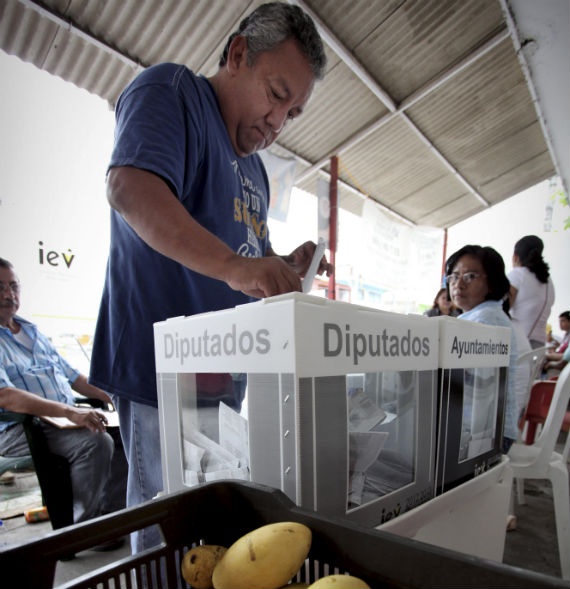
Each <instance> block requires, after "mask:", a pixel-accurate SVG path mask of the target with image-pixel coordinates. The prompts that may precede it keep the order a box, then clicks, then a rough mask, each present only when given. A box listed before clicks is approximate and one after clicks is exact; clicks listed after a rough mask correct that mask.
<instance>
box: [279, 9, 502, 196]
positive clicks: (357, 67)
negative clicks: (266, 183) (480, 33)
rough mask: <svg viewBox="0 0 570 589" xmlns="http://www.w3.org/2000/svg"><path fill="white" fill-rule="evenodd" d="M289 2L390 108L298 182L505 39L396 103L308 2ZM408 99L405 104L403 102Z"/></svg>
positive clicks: (440, 156) (475, 193)
mask: <svg viewBox="0 0 570 589" xmlns="http://www.w3.org/2000/svg"><path fill="white" fill-rule="evenodd" d="M289 2H290V3H291V4H298V5H299V6H300V7H301V8H302V9H303V10H304V11H306V12H307V13H308V14H309V15H310V16H311V18H313V20H314V21H315V24H316V26H317V28H318V29H319V33H320V34H321V36H322V37H323V39H324V40H325V42H326V43H327V44H328V45H329V46H330V47H331V49H332V50H333V51H334V52H335V53H336V54H337V55H338V56H339V57H340V59H341V60H342V61H343V62H344V63H345V64H346V65H347V66H348V67H349V68H350V69H351V71H352V72H353V73H355V74H356V75H357V76H358V77H359V78H360V79H361V80H362V82H363V83H364V84H365V85H366V87H367V88H368V89H369V90H370V91H371V92H372V93H373V94H374V95H375V96H377V97H378V99H379V100H380V101H381V102H382V103H383V104H384V105H385V106H386V107H387V108H388V110H389V111H390V113H389V114H387V115H384V116H383V117H382V118H380V119H379V120H378V121H376V122H375V123H374V124H373V125H371V126H370V127H366V128H365V129H361V130H360V131H359V132H358V133H356V134H355V135H353V136H352V137H350V138H349V139H348V140H347V141H345V142H343V143H342V144H341V145H339V146H337V148H335V149H333V150H331V152H330V153H329V154H328V155H327V156H326V157H324V158H322V159H320V160H319V161H318V162H316V163H315V164H313V165H312V166H311V167H310V168H309V169H308V170H307V171H305V172H304V173H303V175H302V176H301V177H300V178H299V179H298V181H299V182H301V181H302V180H304V179H305V178H307V177H308V176H309V175H310V174H313V173H314V172H315V171H317V170H318V169H319V168H320V167H322V166H324V165H326V163H327V162H328V161H329V157H330V155H332V154H335V155H340V154H341V153H342V152H343V151H346V150H347V149H348V148H349V147H352V146H353V145H355V144H356V143H358V142H360V141H362V140H363V139H364V138H365V137H367V136H368V135H370V134H371V133H373V132H374V131H376V130H377V129H379V128H380V127H381V126H383V125H384V124H385V123H387V122H388V121H389V120H390V119H391V118H392V117H393V116H401V117H403V114H404V109H405V108H409V107H410V106H411V105H412V104H414V103H415V102H417V100H419V99H420V98H421V97H423V96H425V95H426V94H427V93H429V92H431V91H433V90H435V89H436V88H437V87H439V86H440V85H441V84H443V83H444V82H446V81H447V80H449V79H450V78H451V77H453V76H455V75H457V74H458V73H459V72H460V71H462V70H463V69H465V67H467V65H470V64H471V63H473V62H474V61H476V60H477V59H479V58H480V57H481V56H482V55H485V53H487V52H488V51H490V50H491V49H492V48H493V47H495V45H496V44H497V43H499V42H501V41H502V40H503V39H504V33H501V34H500V35H499V36H498V38H495V39H492V40H491V41H490V42H488V43H487V44H485V45H484V46H483V47H482V48H480V49H479V50H478V51H475V52H473V53H472V54H470V56H468V58H467V59H466V60H464V61H463V62H461V64H459V65H457V66H455V67H454V68H450V69H449V70H447V71H446V72H444V73H443V74H442V75H441V76H439V77H438V78H437V79H435V80H434V81H432V82H431V83H430V84H428V85H426V86H425V87H424V88H423V89H421V90H420V91H418V92H415V93H414V94H413V95H411V96H410V97H408V99H406V101H403V103H402V104H403V106H400V107H397V106H396V103H395V102H394V100H393V99H392V98H391V97H390V96H389V94H388V93H387V92H386V91H385V90H384V89H383V88H382V87H381V86H380V84H378V82H376V80H374V78H373V77H372V76H371V75H370V73H369V72H368V71H367V70H366V69H365V68H364V66H363V65H362V64H361V63H360V62H359V61H357V60H356V58H355V57H354V56H353V55H352V53H351V52H350V51H349V50H348V49H347V48H346V47H344V45H343V44H342V43H341V42H340V41H339V40H338V38H337V37H336V36H335V35H334V34H333V33H332V32H331V31H330V29H329V28H328V27H327V26H326V25H325V24H324V23H323V22H322V21H321V19H320V18H319V17H318V15H316V14H315V13H314V12H313V11H312V10H311V8H310V7H309V6H307V5H306V3H305V2H304V1H303V0H289ZM406 102H407V104H406ZM405 122H406V124H408V125H413V124H412V121H410V119H409V118H408V117H405ZM412 128H413V130H414V131H415V132H416V134H417V135H418V136H419V137H420V138H421V139H422V141H423V142H424V143H425V144H426V145H428V146H429V148H430V149H431V151H432V153H434V155H436V157H437V158H438V159H439V160H440V161H441V162H442V163H443V164H444V165H445V166H446V167H447V168H448V169H450V170H452V171H453V173H454V175H455V177H456V178H457V179H458V180H459V181H460V182H461V183H462V184H463V185H464V186H465V187H466V188H467V189H468V190H469V192H470V193H471V194H473V196H474V197H475V198H476V199H477V200H478V201H479V202H481V203H482V204H484V206H486V207H488V206H490V205H489V203H488V202H487V201H486V200H485V199H484V198H483V197H482V196H481V195H480V194H479V192H478V191H477V190H476V189H475V187H473V186H472V185H471V184H470V183H469V181H468V180H467V179H466V178H465V177H463V176H462V175H461V174H460V173H459V171H458V170H457V169H456V168H455V167H454V166H453V164H451V162H450V161H449V160H447V158H446V157H445V156H444V155H443V154H442V153H441V152H440V151H439V150H438V149H437V148H436V147H435V145H434V144H433V143H432V142H431V141H430V140H429V139H428V138H427V137H426V136H425V135H424V134H423V132H422V131H421V130H420V129H419V128H418V127H416V126H415V125H413V126H412Z"/></svg>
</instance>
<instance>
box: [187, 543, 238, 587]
mask: <svg viewBox="0 0 570 589" xmlns="http://www.w3.org/2000/svg"><path fill="white" fill-rule="evenodd" d="M226 551H227V548H225V547H224V546H216V545H214V544H204V545H202V546H195V547H194V548H191V549H190V550H189V551H188V552H187V553H186V554H185V555H184V558H183V559H182V565H181V567H180V568H181V572H182V576H183V577H184V580H185V581H186V582H187V583H188V584H190V585H192V587H194V588H195V589H212V587H213V585H212V575H213V574H214V568H215V567H216V564H218V561H219V560H220V559H221V558H222V556H223V555H224V554H225V552H226Z"/></svg>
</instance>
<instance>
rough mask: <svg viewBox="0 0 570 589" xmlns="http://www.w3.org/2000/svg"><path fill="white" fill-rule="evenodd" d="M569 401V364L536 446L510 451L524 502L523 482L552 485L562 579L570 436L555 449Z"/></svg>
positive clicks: (567, 565)
mask: <svg viewBox="0 0 570 589" xmlns="http://www.w3.org/2000/svg"><path fill="white" fill-rule="evenodd" d="M568 399H570V364H569V365H568V366H566V368H564V370H563V371H562V373H561V374H560V376H559V378H558V381H557V383H556V387H555V389H554V395H553V397H552V402H551V404H550V409H549V411H548V416H547V417H546V421H545V423H544V427H543V428H542V430H541V432H540V435H539V436H538V437H537V438H536V440H535V442H534V444H532V445H530V446H527V445H526V444H522V443H518V442H517V443H515V444H513V445H512V446H511V449H510V451H509V460H510V466H511V468H512V470H513V477H514V478H515V479H516V485H517V491H518V496H519V503H521V501H520V499H521V498H522V499H523V501H522V502H524V493H523V485H524V479H548V480H550V482H551V483H552V494H553V498H554V515H555V519H556V534H557V536H558V552H559V554H560V567H561V570H562V578H563V579H570V490H569V482H568V463H567V462H568V453H569V451H570V434H569V435H568V437H567V438H566V444H565V446H564V449H563V452H562V454H560V453H558V452H555V450H554V448H555V445H556V441H557V439H558V436H559V434H560V428H561V427H562V420H563V419H564V414H565V413H566V408H567V406H568Z"/></svg>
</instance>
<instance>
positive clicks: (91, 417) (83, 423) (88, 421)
mask: <svg viewBox="0 0 570 589" xmlns="http://www.w3.org/2000/svg"><path fill="white" fill-rule="evenodd" d="M66 417H67V419H69V421H72V422H73V423H75V425H79V426H80V427H86V428H87V429H88V430H90V431H92V432H93V433H103V432H105V431H106V430H107V418H106V417H105V415H103V413H101V412H100V411H97V410H95V409H86V408H83V407H71V406H69V411H67V415H66Z"/></svg>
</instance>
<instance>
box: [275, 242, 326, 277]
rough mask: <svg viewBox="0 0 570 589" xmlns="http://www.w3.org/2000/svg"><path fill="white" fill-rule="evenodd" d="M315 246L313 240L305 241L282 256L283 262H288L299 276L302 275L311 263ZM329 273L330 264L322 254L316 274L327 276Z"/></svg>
mask: <svg viewBox="0 0 570 589" xmlns="http://www.w3.org/2000/svg"><path fill="white" fill-rule="evenodd" d="M316 248H317V245H316V244H315V243H314V242H312V241H306V242H305V243H303V244H301V245H300V246H299V247H297V248H295V249H294V250H293V251H292V252H291V253H290V254H289V255H288V256H283V260H285V262H287V264H289V265H290V266H291V268H293V270H295V272H296V273H297V274H298V275H299V276H301V277H304V276H305V274H306V272H307V270H308V269H309V266H310V265H311V260H312V259H313V255H314V253H315V249H316ZM331 273H332V266H331V264H329V263H328V262H327V258H326V256H323V257H322V259H321V261H320V262H319V268H318V269H317V274H321V275H322V274H326V275H327V276H329V275H330V274H331Z"/></svg>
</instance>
